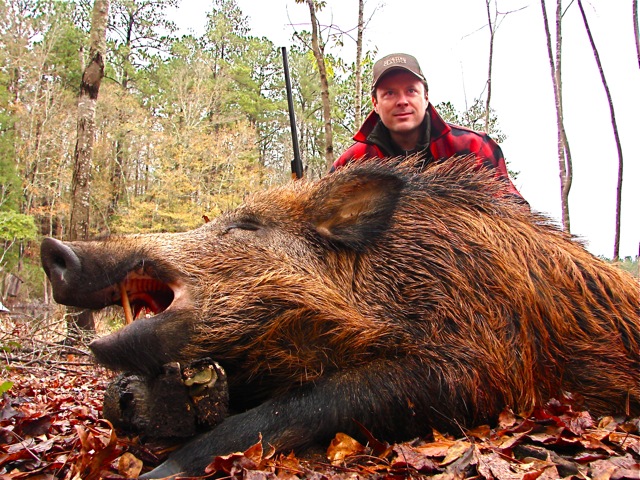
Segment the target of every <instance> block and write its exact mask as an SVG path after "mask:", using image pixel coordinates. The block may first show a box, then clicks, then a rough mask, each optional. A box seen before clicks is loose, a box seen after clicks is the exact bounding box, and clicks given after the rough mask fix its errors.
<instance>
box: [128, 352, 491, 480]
mask: <svg viewBox="0 0 640 480" xmlns="http://www.w3.org/2000/svg"><path fill="white" fill-rule="evenodd" d="M447 375H448V374H447V373H446V372H444V371H442V372H437V371H435V370H429V369H425V367H424V365H421V364H420V362H419V360H418V359H409V358H407V359H404V360H403V362H392V361H388V360H385V361H382V360H380V361H376V362H372V363H371V364H370V365H368V366H366V367H362V368H360V369H358V370H357V371H355V370H353V371H346V372H342V373H336V374H334V375H332V376H329V377H327V378H325V379H322V380H320V381H318V382H317V383H316V384H313V385H310V384H307V385H305V386H302V387H300V388H298V389H297V390H295V391H293V392H290V393H288V394H285V395H281V396H279V397H276V398H272V399H269V400H267V401H265V402H264V403H262V404H261V405H259V406H258V407H255V408H253V409H250V410H248V411H246V412H244V413H240V414H237V415H232V416H230V417H227V418H226V419H224V420H223V421H222V423H220V424H219V425H218V426H217V427H215V428H214V429H213V430H212V431H210V432H207V433H204V434H202V435H200V436H199V437H197V438H196V439H194V440H192V441H190V442H188V443H187V444H185V445H184V446H183V447H182V448H181V449H180V450H178V451H176V452H174V453H173V454H171V456H170V457H169V459H168V460H167V461H165V462H164V463H163V464H161V465H160V466H158V467H157V468H156V469H154V470H152V471H151V472H148V473H147V474H145V475H143V476H141V477H140V478H164V477H170V478H171V477H173V476H176V475H178V474H180V475H202V473H203V472H204V470H205V468H206V467H207V465H209V464H210V463H211V462H212V461H213V460H214V458H215V457H216V456H219V455H226V454H229V453H232V452H238V451H244V450H246V449H247V448H249V447H250V446H251V445H254V444H255V443H256V442H257V441H258V440H259V438H260V436H262V441H263V444H264V445H265V446H266V445H272V446H273V447H275V448H276V449H277V450H278V451H281V452H290V451H292V450H294V451H297V452H300V451H301V450H304V449H305V448H307V447H309V446H312V445H317V444H328V442H329V440H330V439H331V438H333V436H334V435H335V434H336V433H337V432H345V433H347V434H349V435H352V436H353V437H355V438H358V439H360V440H361V441H365V440H366V439H365V438H364V437H363V433H362V430H361V427H360V426H359V424H361V425H363V426H364V427H365V428H366V429H367V430H369V431H370V432H371V433H372V434H373V435H374V436H376V437H378V438H384V439H385V440H389V441H394V440H397V439H401V438H404V439H406V438H413V437H416V436H419V435H420V434H424V432H425V431H428V430H427V428H428V427H427V426H428V425H429V426H435V427H438V426H440V427H444V426H445V425H449V424H450V421H451V419H452V418H461V417H463V416H467V417H468V416H469V412H465V413H464V414H461V412H459V411H456V410H455V409H456V408H457V407H459V406H460V405H464V400H465V398H466V399H467V400H468V398H470V396H471V395H472V394H471V392H466V393H465V392H462V391H459V392H455V385H456V384H457V383H458V380H456V379H454V378H447ZM444 382H446V383H447V385H444ZM445 391H448V392H455V394H457V395H459V396H461V397H465V398H461V399H460V401H452V402H449V403H448V404H447V405H444V406H443V405H430V399H433V398H436V397H437V396H439V395H441V394H442V392H445ZM495 400H496V401H501V400H500V399H495ZM427 405H428V406H430V407H432V410H431V412H432V414H431V415H424V414H422V415H417V414H416V413H415V412H416V411H422V412H425V411H429V410H430V408H428V407H427ZM456 406H457V407H456ZM473 413H475V414H477V413H478V412H473ZM481 415H482V414H479V415H477V416H476V420H478V421H486V420H487V419H486V418H483V417H482V416H481Z"/></svg>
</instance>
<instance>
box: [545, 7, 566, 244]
mask: <svg viewBox="0 0 640 480" xmlns="http://www.w3.org/2000/svg"><path fill="white" fill-rule="evenodd" d="M540 4H541V6H542V17H543V20H544V30H545V33H546V36H547V52H548V55H549V66H550V68H551V81H552V83H553V95H554V98H555V102H556V124H557V128H558V167H559V170H560V201H561V206H562V228H563V229H564V230H565V231H566V232H570V231H571V221H570V217H569V191H570V190H571V182H572V180H573V165H572V161H571V151H570V149H569V141H568V139H567V134H566V131H565V128H564V113H563V107H562V74H561V70H562V68H561V67H562V62H561V59H562V2H561V0H558V1H557V3H556V58H555V64H554V59H553V52H552V49H551V33H550V31H549V21H548V19H547V7H546V5H545V2H544V0H540Z"/></svg>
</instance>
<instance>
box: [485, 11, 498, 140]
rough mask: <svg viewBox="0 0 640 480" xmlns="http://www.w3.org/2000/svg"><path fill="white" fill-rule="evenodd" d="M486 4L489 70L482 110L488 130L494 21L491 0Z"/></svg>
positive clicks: (487, 129) (486, 130)
mask: <svg viewBox="0 0 640 480" xmlns="http://www.w3.org/2000/svg"><path fill="white" fill-rule="evenodd" d="M485 3H486V4H487V20H488V25H489V71H488V72H487V100H486V102H485V111H484V131H485V132H488V131H489V113H490V109H489V107H490V105H491V73H492V70H493V42H494V39H495V29H494V21H492V20H491V8H490V4H491V0H485ZM497 15H498V12H497V7H496V21H497Z"/></svg>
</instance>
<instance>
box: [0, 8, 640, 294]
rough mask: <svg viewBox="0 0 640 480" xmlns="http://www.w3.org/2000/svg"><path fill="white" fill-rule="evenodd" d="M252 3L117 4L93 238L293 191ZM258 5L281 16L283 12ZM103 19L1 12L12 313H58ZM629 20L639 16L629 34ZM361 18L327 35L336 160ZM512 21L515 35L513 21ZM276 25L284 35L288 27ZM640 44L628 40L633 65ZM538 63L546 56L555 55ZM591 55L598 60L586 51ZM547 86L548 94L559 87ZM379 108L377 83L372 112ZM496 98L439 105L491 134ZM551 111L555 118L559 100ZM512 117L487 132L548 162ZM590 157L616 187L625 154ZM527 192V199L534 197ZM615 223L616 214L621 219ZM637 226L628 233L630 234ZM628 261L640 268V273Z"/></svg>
mask: <svg viewBox="0 0 640 480" xmlns="http://www.w3.org/2000/svg"><path fill="white" fill-rule="evenodd" d="M283 1H284V0H282V1H280V2H277V4H278V5H281V4H282V3H283ZM243 3H246V2H241V1H238V2H236V1H235V0H210V1H208V2H195V1H193V0H186V1H185V2H183V3H182V5H180V4H179V2H178V1H177V0H135V1H133V0H114V1H112V2H111V10H110V14H109V28H108V32H107V37H108V50H107V58H106V70H105V79H104V80H103V82H102V84H101V87H100V94H99V98H98V108H97V112H96V126H97V131H96V137H95V143H94V151H93V181H92V185H91V214H90V232H91V234H92V235H93V236H99V235H107V234H113V233H137V232H156V231H181V230H185V229H189V228H193V227H196V226H198V225H200V224H201V223H202V222H203V215H206V216H208V217H214V216H216V215H218V214H219V213H220V212H222V211H224V210H226V209H229V208H233V207H234V206H236V205H238V204H239V203H240V202H241V201H242V198H243V196H244V195H246V194H247V193H249V192H252V191H255V190H258V189H261V188H265V187H268V186H270V185H274V184H278V183H282V182H287V181H290V161H291V159H292V156H293V153H292V146H291V136H290V128H289V117H288V112H287V101H286V94H285V89H284V74H283V69H282V55H281V50H280V47H281V42H279V43H278V44H276V43H274V42H273V41H272V40H270V39H269V38H268V37H266V36H260V37H258V36H256V35H254V34H253V33H252V30H251V26H250V19H249V17H247V16H246V14H245V13H244V12H243V10H242V8H241V6H240V4H243ZM257 3H260V4H269V8H272V9H273V8H276V5H274V4H272V3H269V2H257ZM285 3H287V8H284V9H283V8H280V9H279V13H280V14H281V15H282V14H283V13H286V14H287V15H288V13H289V10H288V8H289V6H291V8H292V9H299V8H302V7H304V5H296V4H295V2H294V1H293V0H290V1H289V2H285ZM355 3H357V2H354V4H355ZM478 3H482V4H483V3H484V2H478ZM506 3H509V2H506ZM520 3H521V4H522V3H523V2H520ZM529 3H531V5H525V6H526V7H527V8H531V9H532V8H534V7H536V4H535V2H529ZM616 3H617V2H616ZM92 5H93V2H91V1H89V0H74V1H71V0H67V1H65V0H2V1H0V46H1V47H2V48H1V50H0V184H1V187H0V188H1V190H0V240H2V242H3V247H4V248H3V251H2V257H0V268H1V274H2V281H3V290H2V293H3V300H5V303H6V300H7V298H8V297H11V298H17V297H18V296H19V297H20V298H23V299H29V298H44V299H45V301H48V299H49V296H48V292H47V282H46V280H45V278H44V275H43V273H42V271H41V269H40V266H39V258H38V244H39V240H40V239H41V238H42V237H43V236H54V237H57V238H62V239H65V238H66V237H67V236H68V228H69V227H68V225H69V216H70V194H71V192H70V185H71V177H72V172H73V157H74V147H75V141H76V125H77V121H78V117H77V100H78V88H79V85H80V80H81V76H82V72H83V69H84V66H85V62H86V60H87V58H86V56H87V45H88V35H89V30H90V27H91V25H90V13H91V8H92ZM630 5H631V3H630V2H629V14H628V15H627V16H625V19H628V23H631V13H630ZM198 6H199V8H204V10H201V12H204V13H205V15H198V14H196V15H195V16H194V12H193V10H192V9H193V8H194V7H195V8H198ZM385 8H386V7H384V6H383V5H381V4H379V5H371V10H370V11H368V13H367V18H369V19H375V18H376V15H377V16H379V17H383V18H384V15H386V14H387V13H386V12H385ZM521 8H524V7H523V6H522V5H521V6H519V7H518V8H517V9H514V10H513V16H511V15H510V16H509V17H508V18H512V17H515V15H517V12H518V10H520V9H521ZM536 8H539V5H537V7H536ZM574 10H575V8H574ZM323 11H324V14H325V15H330V14H331V8H330V6H329V5H327V4H326V2H325V4H324V8H322V9H320V11H319V13H322V12H323ZM353 12H354V13H353V14H354V18H353V19H352V20H351V23H350V24H347V25H343V26H342V27H338V26H337V25H336V24H335V23H332V20H333V18H331V19H327V21H326V23H325V24H324V25H329V24H331V25H332V26H331V28H325V29H323V31H322V33H323V34H324V35H325V36H324V41H325V42H326V45H325V51H324V53H325V62H326V65H327V69H328V74H329V78H330V98H331V108H332V111H331V113H332V118H333V135H334V138H333V140H334V150H335V151H336V152H341V151H343V150H344V149H345V148H346V147H347V146H348V145H349V144H350V143H351V136H352V135H353V133H354V131H355V130H356V127H357V125H356V122H355V117H354V108H353V105H354V102H355V92H356V87H355V85H356V82H355V74H354V65H353V60H352V58H353V54H352V53H345V52H346V51H349V52H352V51H354V50H355V45H354V44H353V41H352V38H353V28H354V25H356V24H357V18H356V17H355V16H356V15H357V9H355V10H353ZM307 14H308V10H307ZM407 15H411V12H410V11H409V12H407ZM386 18H387V19H390V17H386ZM501 18H503V19H504V20H505V25H507V22H508V18H507V16H503V17H501ZM194 19H195V21H196V23H198V27H197V28H192V29H189V28H187V25H188V24H186V23H185V20H189V22H191V21H194ZM262 20H263V21H264V20H265V19H264V18H263V19H262ZM287 22H288V29H290V31H288V32H286V33H287V36H288V38H289V41H288V42H287V47H288V57H289V67H290V69H291V78H292V83H293V92H294V103H295V106H296V117H297V129H298V134H299V141H300V146H301V153H302V159H303V163H304V164H305V166H306V167H307V171H306V175H307V177H309V178H311V179H313V178H318V177H320V176H322V175H324V174H325V173H326V171H327V165H326V162H325V157H324V132H323V118H322V105H321V98H320V80H319V75H318V69H317V66H316V65H317V64H316V61H315V59H314V55H313V53H312V51H311V49H310V33H309V30H310V26H309V24H308V23H306V24H305V23H293V22H291V21H289V20H287ZM271 23H272V24H275V28H276V29H277V28H280V29H281V30H282V28H281V27H282V26H281V25H279V24H278V23H277V22H273V21H272V22H271ZM345 23H348V22H345ZM476 24H477V26H478V28H479V29H480V30H482V28H481V27H482V25H483V24H486V19H484V20H483V19H482V18H477V21H476ZM394 25H395V23H394ZM399 28H400V29H402V25H399ZM537 28H539V29H540V30H542V28H543V27H542V25H539V26H538V27H537ZM285 30H287V29H285ZM185 32H186V33H185ZM469 34H470V35H472V37H471V41H472V42H475V43H478V40H477V38H475V39H474V37H473V35H475V34H477V32H475V31H474V30H470V31H469ZM367 35H368V34H367V30H366V29H365V36H367ZM443 40H444V39H443ZM456 40H457V39H456ZM632 40H633V37H632V35H631V33H630V34H629V46H628V47H629V48H630V49H632V47H633V41H632ZM497 41H499V37H498V40H497ZM520 41H526V39H521V40H520ZM487 42H488V40H487ZM454 43H455V42H454ZM445 44H446V42H445ZM412 46H413V47H415V48H416V50H420V46H419V45H407V47H406V48H402V49H400V48H399V49H398V50H404V51H407V52H409V53H415V54H416V56H418V57H419V59H420V60H421V61H422V62H423V58H422V57H421V56H420V52H418V51H416V52H413V51H411V47H412ZM394 47H395V45H394ZM540 48H541V49H543V51H544V49H545V47H544V45H541V47H540ZM583 48H584V49H585V50H586V52H587V53H590V51H589V46H588V44H587V43H584V45H583ZM378 53H380V54H384V53H390V52H388V51H380V52H379V49H378V46H377V45H376V44H375V40H374V41H373V42H369V43H367V44H366V48H365V51H364V57H363V78H365V79H368V78H370V75H369V72H370V69H371V66H372V63H373V60H374V59H375V58H376V56H377V55H378ZM632 58H633V57H632ZM547 62H548V60H547ZM423 63H424V62H423ZM432 63H433V62H430V64H432ZM484 64H485V65H486V59H484ZM631 67H633V64H630V65H629V68H631ZM594 68H595V67H594ZM636 70H637V68H636ZM429 71H430V72H431V70H429ZM516 73H517V72H516ZM484 74H485V75H486V72H485V73H484ZM634 74H635V75H637V72H634ZM428 77H429V83H430V86H431V89H432V91H434V92H437V91H438V88H439V87H440V84H441V83H442V82H443V78H442V75H440V76H439V75H436V74H435V73H429V74H428ZM546 77H547V79H549V73H548V71H547V72H546ZM548 82H549V85H547V86H545V87H544V88H545V89H547V90H550V88H551V87H550V79H549V80H548ZM511 83H513V79H512V81H511ZM540 88H541V89H542V88H543V87H542V85H541V86H540ZM596 88H598V86H597V84H596V86H595V87H593V88H590V89H588V90H583V91H582V94H583V95H584V96H585V97H584V98H585V100H584V103H585V104H587V105H588V103H589V102H590V101H591V100H590V97H595V96H596V93H595V92H596ZM600 88H601V86H600ZM460 90H464V89H462V88H460ZM441 91H442V89H441ZM368 93H369V92H368V82H367V80H365V81H364V83H363V87H362V95H363V97H364V98H365V99H366V98H368ZM547 93H549V92H547ZM578 93H579V92H578ZM520 94H521V96H519V97H518V98H514V99H513V102H522V110H523V113H522V116H523V117H529V116H534V117H535V110H536V109H537V106H536V105H533V106H531V105H530V104H529V102H528V101H527V98H526V97H527V95H528V92H527V91H524V90H522V89H521V90H520ZM482 96H483V91H478V92H474V93H473V94H472V95H471V96H470V97H469V99H466V101H465V102H464V103H463V104H462V105H463V106H462V107H457V106H456V105H454V103H452V102H451V101H448V100H447V99H445V98H443V97H442V93H435V94H434V95H432V96H431V98H432V101H433V102H434V103H435V104H436V105H437V107H438V108H439V110H440V111H441V113H443V115H444V116H445V118H446V119H448V120H450V121H453V122H455V123H461V124H464V125H467V126H470V127H472V128H476V129H479V128H480V123H479V120H480V118H481V114H482V112H483V110H484V103H483V100H482ZM636 98H637V97H636ZM435 99H442V100H435ZM619 100H620V101H622V100H623V99H619ZM548 101H549V104H550V108H553V95H552V94H549V100H548ZM618 103H620V102H618ZM365 105H366V104H365ZM625 106H628V105H625ZM364 108H365V111H366V110H367V107H366V106H365V107H364ZM528 109H530V110H528ZM499 116H500V112H499V111H498V112H497V113H496V111H493V110H492V111H491V122H490V128H489V129H488V130H489V133H491V134H492V136H494V138H496V140H498V141H507V139H508V138H509V137H510V136H518V135H521V134H522V132H526V135H527V136H528V138H529V141H530V148H531V149H532V150H539V148H538V145H537V142H538V139H537V136H538V132H537V131H536V129H531V128H526V127H524V126H523V125H522V123H523V122H522V123H520V122H518V121H515V120H511V119H509V122H508V123H503V124H504V125H508V128H505V131H503V130H502V127H501V125H500V124H499V123H498V117H499ZM500 118H502V117H500ZM635 119H636V122H637V117H635ZM636 126H637V124H636ZM627 128H630V126H629V125H627ZM581 133H582V137H583V141H584V142H585V143H587V144H588V142H589V141H592V140H593V136H594V135H602V136H605V135H608V132H605V131H602V132H593V131H586V132H581ZM552 135H555V134H554V133H552ZM627 148H628V147H627ZM626 151H628V150H626ZM506 153H507V159H508V161H509V167H510V169H511V170H512V171H514V172H515V173H516V174H517V175H516V184H517V185H518V186H519V187H520V186H521V185H522V183H523V182H524V184H525V185H526V184H527V182H529V185H530V184H531V180H530V179H527V178H526V177H525V178H523V175H522V173H521V172H522V171H525V170H526V169H525V168H524V166H523V165H522V164H518V163H517V160H516V157H515V155H514V152H509V151H507V152H506ZM590 153H591V155H592V156H595V157H597V158H600V159H601V160H600V167H601V168H602V169H603V172H602V176H605V175H610V174H611V175H615V173H616V170H615V161H614V158H615V147H613V149H612V150H611V151H610V152H607V153H604V152H601V151H595V150H594V151H592V152H590ZM630 153H631V154H633V155H635V158H632V160H631V161H632V162H633V163H635V164H637V163H638V162H637V152H630ZM510 154H511V155H510ZM542 154H545V155H547V154H548V156H550V157H551V162H552V163H551V164H552V165H555V166H556V167H557V157H556V155H555V153H554V151H553V150H551V151H550V152H537V153H536V155H542ZM511 158H513V161H511V160H510V159H511ZM628 158H630V157H628ZM576 161H578V160H576ZM605 171H606V174H605ZM636 171H637V170H636ZM557 176H558V174H557V171H556V172H555V173H552V174H549V173H548V172H547V177H546V178H545V179H543V180H542V181H540V180H538V181H537V183H538V185H539V186H542V187H543V188H544V192H545V193H544V195H546V197H548V198H554V199H557V198H558V197H559V193H557V192H558V188H557V187H556V186H555V185H556V183H557ZM631 178H633V177H631ZM637 183H638V182H637V178H636V179H635V180H633V181H632V182H631V186H630V187H629V186H627V188H632V189H637ZM627 185H628V183H627ZM521 190H522V191H523V193H524V194H525V197H528V196H527V192H526V188H521ZM595 193H596V192H592V194H593V195H595ZM611 195H613V193H612V194H611ZM529 200H530V202H531V199H529ZM556 201H557V200H556ZM630 203H631V204H628V203H626V204H625V205H624V207H623V208H625V209H626V211H627V212H628V211H632V212H634V214H635V215H637V209H638V203H635V204H634V202H633V201H632V202H630ZM532 206H533V207H534V209H537V210H542V211H548V210H550V209H549V208H545V207H546V204H541V205H536V204H535V203H534V202H532ZM613 213H614V212H613V206H611V212H610V215H611V217H613ZM627 215H628V214H627ZM624 218H628V217H624ZM637 223H638V222H637V220H636V224H637ZM624 225H626V224H625V221H624V220H623V228H626V227H624ZM603 230H608V231H610V232H611V233H610V236H611V238H613V229H612V228H610V229H609V228H607V229H603ZM632 236H633V234H632ZM625 238H626V237H625ZM633 242H635V243H633ZM637 243H638V235H636V236H635V238H634V239H633V240H632V243H631V244H634V245H635V246H636V247H637ZM630 255H635V254H634V253H630V250H629V248H628V247H626V250H625V249H624V248H623V250H622V256H630ZM627 260H628V261H630V262H632V263H633V259H632V258H631V257H629V258H628V259H627ZM635 262H636V263H635V265H636V267H635V268H637V260H635Z"/></svg>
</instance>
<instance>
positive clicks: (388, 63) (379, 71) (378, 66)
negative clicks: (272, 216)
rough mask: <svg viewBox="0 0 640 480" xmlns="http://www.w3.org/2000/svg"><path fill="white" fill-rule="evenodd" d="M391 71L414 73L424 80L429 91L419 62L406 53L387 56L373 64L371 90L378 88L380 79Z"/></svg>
mask: <svg viewBox="0 0 640 480" xmlns="http://www.w3.org/2000/svg"><path fill="white" fill-rule="evenodd" d="M391 70H406V71H408V72H411V73H413V74H414V75H415V76H416V77H418V78H419V79H420V80H422V83H424V87H425V89H427V79H426V78H425V76H424V74H423V73H422V69H421V68H420V64H419V63H418V60H416V58H415V57H414V56H412V55H407V54H406V53H392V54H390V55H386V56H384V57H382V58H381V59H380V60H378V61H377V62H376V63H374V64H373V82H371V90H374V89H375V88H376V85H377V84H378V82H379V81H380V79H381V78H382V77H383V76H384V75H386V74H387V73H389V72H390V71H391Z"/></svg>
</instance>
